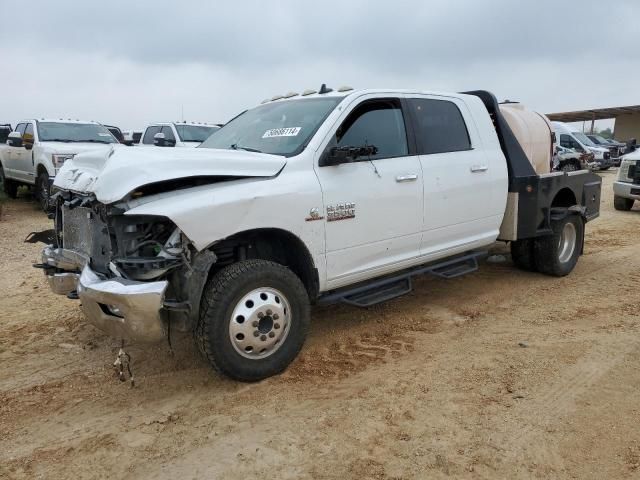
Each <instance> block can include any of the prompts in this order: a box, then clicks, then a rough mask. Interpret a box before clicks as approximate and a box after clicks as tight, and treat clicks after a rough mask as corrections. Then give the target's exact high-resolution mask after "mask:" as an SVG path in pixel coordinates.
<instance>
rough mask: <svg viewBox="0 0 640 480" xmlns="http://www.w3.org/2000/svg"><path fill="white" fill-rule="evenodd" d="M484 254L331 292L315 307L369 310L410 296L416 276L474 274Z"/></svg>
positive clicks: (471, 254) (473, 253) (415, 269)
mask: <svg viewBox="0 0 640 480" xmlns="http://www.w3.org/2000/svg"><path fill="white" fill-rule="evenodd" d="M486 255H487V252H472V253H468V254H465V255H462V256H459V257H456V258H452V259H449V260H446V261H444V262H438V263H434V264H430V265H423V266H420V267H416V268H412V269H410V270H406V271H404V272H402V273H399V274H396V275H393V276H390V277H386V278H380V279H375V280H373V281H371V282H368V283H365V284H359V285H358V286H355V287H347V288H345V289H342V290H337V291H334V292H331V293H329V294H327V295H324V296H323V297H321V298H320V299H319V300H318V304H319V305H328V304H331V303H339V302H342V303H347V304H349V305H354V306H356V307H370V306H372V305H376V304H378V303H382V302H386V301H387V300H391V299H392V298H396V297H400V296H401V295H405V294H407V293H409V292H410V291H411V290H412V284H411V279H412V278H413V277H415V276H417V275H423V274H426V273H429V274H431V275H435V276H437V277H441V278H456V277H459V276H461V275H465V274H467V273H471V272H475V271H476V270H477V269H478V258H480V257H484V256H486Z"/></svg>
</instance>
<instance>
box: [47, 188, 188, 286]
mask: <svg viewBox="0 0 640 480" xmlns="http://www.w3.org/2000/svg"><path fill="white" fill-rule="evenodd" d="M58 195H59V196H60V200H61V201H58V202H57V205H56V211H55V231H56V239H57V244H58V245H57V246H59V247H62V248H65V249H69V250H73V251H76V252H78V253H81V254H83V255H85V256H86V257H87V261H88V262H89V264H90V266H91V268H92V269H93V270H94V271H95V272H97V273H100V274H103V275H105V276H106V277H111V276H116V277H122V278H127V279H131V280H141V281H149V280H158V279H163V278H165V277H166V276H167V275H168V274H170V272H171V271H172V270H174V269H176V268H179V267H182V266H185V265H186V264H188V263H189V255H190V252H189V249H188V248H186V246H187V245H188V240H187V239H186V238H184V236H183V235H182V233H181V232H180V230H179V229H178V228H177V227H176V226H175V225H174V224H173V223H172V222H171V221H169V220H168V219H166V218H163V217H152V216H125V215H124V210H123V209H121V208H118V207H116V206H105V205H103V204H101V203H99V202H97V201H95V200H94V199H92V198H91V197H83V196H78V195H75V194H71V193H69V192H59V193H58ZM65 197H66V198H67V199H65Z"/></svg>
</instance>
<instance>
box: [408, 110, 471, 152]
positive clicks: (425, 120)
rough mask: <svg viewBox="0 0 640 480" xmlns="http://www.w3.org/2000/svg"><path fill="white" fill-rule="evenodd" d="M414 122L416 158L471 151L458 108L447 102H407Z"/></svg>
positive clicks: (469, 141)
mask: <svg viewBox="0 0 640 480" xmlns="http://www.w3.org/2000/svg"><path fill="white" fill-rule="evenodd" d="M409 105H410V106H411V111H412V112H413V115H414V117H415V120H416V138H417V142H418V152H419V153H420V154H425V155H426V154H430V153H444V152H460V151H462V150H470V149H471V140H470V139H469V132H468V130H467V125H466V124H465V123H464V118H463V117H462V113H460V109H459V108H458V106H457V105H456V104H455V103H453V102H450V101H448V100H431V99H421V98H413V99H411V100H409Z"/></svg>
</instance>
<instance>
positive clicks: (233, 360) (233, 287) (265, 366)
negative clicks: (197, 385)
mask: <svg viewBox="0 0 640 480" xmlns="http://www.w3.org/2000/svg"><path fill="white" fill-rule="evenodd" d="M263 288H265V289H269V290H270V291H272V290H275V291H277V292H281V293H282V296H283V297H285V298H284V299H283V300H279V297H278V296H277V295H275V296H273V300H271V297H269V298H270V300H269V301H277V303H278V304H280V303H281V302H282V303H283V304H284V305H288V306H289V308H288V309H287V308H284V309H283V310H282V311H283V312H286V315H284V318H283V319H279V320H275V321H274V320H273V319H272V320H271V322H272V327H271V328H272V330H269V331H266V332H265V331H263V329H261V328H260V327H261V325H258V321H257V318H260V319H261V320H260V321H262V319H263V318H264V319H267V318H271V315H272V314H271V313H268V312H270V311H271V310H266V312H267V313H265V312H261V311H259V310H260V308H261V306H255V307H254V304H251V307H252V308H254V310H255V315H254V314H253V313H251V315H250V316H249V317H248V318H246V319H245V318H244V317H243V316H242V315H238V316H234V310H235V309H237V308H242V305H243V304H242V303H241V301H242V300H244V298H245V297H246V296H247V295H251V294H253V292H255V291H260V290H261V289H263ZM259 295H261V296H262V295H263V294H262V293H260V294H259ZM265 300H266V299H265ZM248 304H249V301H247V302H246V303H245V305H248ZM274 306H275V305H274ZM260 315H262V316H260ZM238 318H242V322H239V320H237V319H238ZM273 318H274V319H276V318H278V316H277V315H275V314H273ZM251 319H253V320H251ZM245 322H246V324H245ZM249 322H251V323H249ZM277 322H280V323H283V325H282V326H280V324H279V323H277ZM309 322H310V315H309V296H308V295H307V291H306V290H305V288H304V285H303V284H302V282H301V281H300V279H299V278H298V277H297V276H296V275H295V274H294V273H293V272H292V271H291V270H289V269H288V268H287V267H285V266H283V265H280V264H278V263H275V262H271V261H267V260H243V261H240V262H238V263H234V264H232V265H229V266H227V267H225V268H223V269H222V270H220V271H219V272H217V273H216V274H215V275H214V276H213V277H212V278H211V279H210V280H209V281H208V282H207V285H206V286H205V288H204V292H203V295H202V301H201V302H200V315H199V319H198V323H197V325H196V326H195V329H194V336H195V340H196V343H197V345H198V347H199V349H200V351H201V352H202V353H203V354H204V356H205V357H206V359H207V360H208V361H209V363H210V364H211V365H212V366H213V368H215V369H216V370H217V371H218V372H220V373H222V374H224V375H226V376H228V377H231V378H233V379H235V380H241V381H245V382H253V381H257V380H262V379H264V378H267V377H270V376H272V375H276V374H278V373H280V372H282V371H283V370H284V369H285V368H287V366H288V365H289V364H290V363H291V362H292V361H293V359H294V358H296V356H297V355H298V353H299V352H300V349H301V348H302V345H303V344H304V341H305V338H306V336H307V332H308V330H309ZM239 323H242V324H243V326H242V327H238V324H239ZM244 327H246V328H247V330H246V332H247V338H245V337H244V335H243V340H242V341H238V342H235V343H232V342H233V341H232V339H231V335H232V333H231V331H232V328H244ZM259 328H260V330H259ZM287 328H288V331H287V332H286V333H284V332H285V329H287ZM249 332H250V333H249ZM256 332H259V333H260V334H257V333H256ZM272 332H273V333H274V335H284V337H283V339H282V342H281V343H280V344H279V345H278V344H277V343H276V345H274V346H273V347H271V348H272V349H273V351H272V352H271V353H270V354H268V356H265V357H261V358H255V357H258V355H259V354H257V353H255V351H254V352H251V351H247V352H248V353H247V354H246V355H253V358H247V357H245V356H243V355H244V354H240V353H239V351H238V350H242V348H243V347H242V342H245V341H246V342H250V343H257V342H258V341H259V340H262V341H265V340H267V339H266V338H262V337H267V335H269V336H272V335H271V333H272ZM252 336H253V337H255V338H252ZM279 338H280V337H278V338H277V339H276V340H275V341H276V342H279ZM268 341H271V340H268ZM244 348H245V349H246V348H248V347H244Z"/></svg>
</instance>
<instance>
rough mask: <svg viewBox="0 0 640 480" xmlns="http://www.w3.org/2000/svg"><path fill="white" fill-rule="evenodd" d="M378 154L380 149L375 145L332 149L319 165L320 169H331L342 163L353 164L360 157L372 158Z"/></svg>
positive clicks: (322, 157)
mask: <svg viewBox="0 0 640 480" xmlns="http://www.w3.org/2000/svg"><path fill="white" fill-rule="evenodd" d="M377 153H378V147H376V146H375V145H365V146H362V147H351V146H344V147H331V148H329V149H328V150H326V151H325V152H324V153H323V154H322V156H321V157H320V161H319V162H318V165H319V166H320V167H331V166H334V165H340V164H342V163H351V162H355V161H356V160H357V159H358V158H360V157H370V156H371V155H375V154H377Z"/></svg>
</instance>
